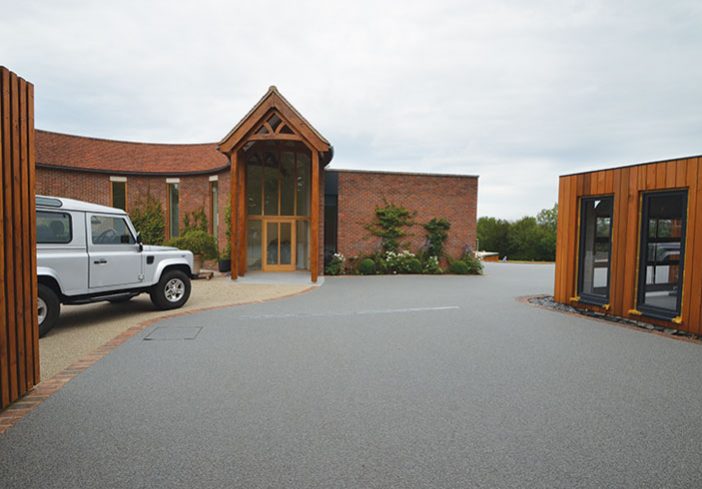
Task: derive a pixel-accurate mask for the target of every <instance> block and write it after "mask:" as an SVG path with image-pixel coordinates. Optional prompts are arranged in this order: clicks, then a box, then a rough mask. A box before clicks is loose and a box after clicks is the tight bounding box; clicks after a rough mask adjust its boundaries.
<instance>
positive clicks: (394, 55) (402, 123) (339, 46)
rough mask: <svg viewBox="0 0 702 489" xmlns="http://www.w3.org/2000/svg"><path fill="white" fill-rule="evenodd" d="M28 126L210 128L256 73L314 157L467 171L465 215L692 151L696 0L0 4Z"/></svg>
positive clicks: (174, 133)
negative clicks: (469, 198)
mask: <svg viewBox="0 0 702 489" xmlns="http://www.w3.org/2000/svg"><path fill="white" fill-rule="evenodd" d="M0 64H2V65H5V66H7V67H8V68H10V69H12V70H13V71H16V72H17V73H19V74H20V75H21V76H23V77H25V78H26V79H28V80H29V81H31V82H33V83H34V84H35V87H36V88H35V90H36V118H37V123H36V125H37V127H38V128H41V129H46V130H52V131H59V132H67V133H74V134H81V135H90V136H96V137H107V138H113V139H126V140H137V141H152V142H210V141H218V140H219V139H220V138H221V137H223V136H224V135H225V134H226V133H227V132H228V131H229V129H230V128H231V127H232V126H233V125H234V124H235V123H236V122H238V120H239V119H240V118H241V117H243V115H244V114H245V113H246V112H247V111H248V110H249V109H250V108H251V106H252V105H253V104H254V103H256V102H257V101H258V99H259V98H260V97H261V96H262V95H263V94H264V93H265V91H266V90H267V88H268V86H269V85H272V84H274V85H277V86H278V88H279V90H280V91H281V92H282V93H283V94H284V95H285V96H286V98H288V100H290V101H291V102H292V103H293V105H295V106H296V107H297V108H298V109H299V110H300V112H302V114H303V115H305V117H306V118H307V119H308V120H309V121H310V122H311V123H312V124H313V125H314V126H315V127H316V128H317V129H318V130H319V131H320V132H322V134H324V135H325V136H326V137H327V138H328V139H329V140H330V141H331V142H332V144H333V145H334V147H335V157H334V161H333V162H332V165H331V167H332V168H353V169H382V170H395V171H422V172H443V173H464V174H478V175H480V184H479V199H478V200H479V209H478V213H479V215H481V216H482V215H492V216H498V217H504V218H511V219H513V218H519V217H521V216H523V215H526V214H535V213H536V212H537V211H538V210H539V209H541V208H545V207H551V206H552V205H553V203H554V202H555V200H556V197H557V183H558V180H557V176H558V175H560V174H564V173H570V172H575V171H582V170H587V169H595V168H604V167H608V166H615V165H620V164H625V163H635V162H644V161H653V160H659V159H667V158H673V157H678V156H687V155H697V154H701V153H702V83H701V82H702V2H700V1H699V0H693V1H684V0H682V1H675V0H671V1H667V2H659V1H649V0H630V1H617V0H606V1H588V2H581V1H577V2H576V1H567V0H559V1H539V0H527V1H485V0H480V1H472V0H470V1H468V0H464V1H456V2H452V1H443V0H425V1H422V2H411V1H395V2H389V1H382V0H371V1H364V0H356V1H348V0H346V1H343V2H332V1H321V0H320V1H315V2H312V1H289V0H288V1H284V2H267V1H260V0H259V1H256V2H243V1H226V2H225V1H221V2H214V1H209V0H198V1H194V2H193V1H191V2H178V1H174V0H171V1H148V0H138V1H132V0H119V1H111V2H107V1H91V2H87V1H61V0H45V1H34V0H22V1H21V2H19V1H16V0H12V1H9V0H0Z"/></svg>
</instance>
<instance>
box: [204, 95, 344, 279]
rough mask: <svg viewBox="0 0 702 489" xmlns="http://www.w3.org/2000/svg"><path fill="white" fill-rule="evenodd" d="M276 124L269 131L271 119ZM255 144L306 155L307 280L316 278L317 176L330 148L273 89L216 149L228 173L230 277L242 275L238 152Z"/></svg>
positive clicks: (242, 171) (242, 180) (243, 218)
mask: <svg viewBox="0 0 702 489" xmlns="http://www.w3.org/2000/svg"><path fill="white" fill-rule="evenodd" d="M274 115H275V116H277V117H278V118H280V120H281V121H280V123H279V124H278V125H276V126H275V127H273V125H272V124H271V123H270V121H271V118H272V117H273V116H274ZM258 141H280V142H282V141H296V142H300V143H302V144H303V145H304V146H305V147H306V148H307V149H308V150H309V151H310V160H311V165H312V168H311V182H310V187H311V188H310V246H309V253H310V278H311V280H312V282H316V281H317V277H318V276H319V265H320V263H319V250H320V248H319V239H320V238H319V220H320V212H319V207H320V172H321V171H322V168H323V167H324V165H326V163H328V162H329V160H330V159H331V158H330V156H331V152H332V147H331V144H329V141H327V139H326V138H324V136H322V135H321V134H320V133H319V132H317V130H315V129H314V128H313V127H312V125H311V124H310V123H309V122H307V121H306V120H305V118H304V117H302V115H300V113H299V112H298V111H297V110H296V109H295V108H294V107H293V106H292V105H291V104H290V102H288V101H287V100H286V99H285V98H284V97H283V96H282V95H281V94H280V92H278V89H277V88H276V87H274V86H272V87H270V88H269V89H268V92H266V94H265V95H264V96H263V98H262V99H261V100H260V101H259V102H258V103H257V104H256V105H255V106H254V107H253V108H252V109H251V110H250V111H249V113H248V114H246V116H244V118H243V119H242V120H241V122H239V123H238V124H237V125H236V126H235V127H234V128H233V129H232V130H231V131H230V132H229V134H227V135H226V136H225V137H224V139H222V141H220V143H219V145H218V147H217V149H218V150H219V151H220V152H222V153H224V154H225V155H227V157H228V158H229V162H230V165H231V166H230V172H231V178H230V183H231V190H230V202H231V229H230V231H231V242H230V246H231V255H230V258H231V277H232V280H236V278H237V277H239V276H243V275H244V274H245V273H246V227H247V226H246V224H247V219H248V217H247V215H246V160H245V159H244V158H243V157H242V156H243V155H242V152H243V151H244V149H245V148H248V147H249V146H250V145H251V144H254V143H256V142H258Z"/></svg>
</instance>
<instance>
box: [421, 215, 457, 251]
mask: <svg viewBox="0 0 702 489" xmlns="http://www.w3.org/2000/svg"><path fill="white" fill-rule="evenodd" d="M424 229H425V230H426V232H427V254H428V255H429V256H437V257H441V256H443V253H444V243H445V242H446V240H447V239H448V231H449V229H451V223H450V222H449V221H448V219H444V218H443V217H438V218H437V217H435V218H434V219H432V220H431V221H429V222H428V223H426V224H425V225H424Z"/></svg>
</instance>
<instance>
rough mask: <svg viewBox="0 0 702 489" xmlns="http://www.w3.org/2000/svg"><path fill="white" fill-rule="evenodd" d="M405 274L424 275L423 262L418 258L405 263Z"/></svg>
mask: <svg viewBox="0 0 702 489" xmlns="http://www.w3.org/2000/svg"><path fill="white" fill-rule="evenodd" d="M405 273H422V262H421V261H419V259H417V258H410V259H409V260H407V262H406V263H405Z"/></svg>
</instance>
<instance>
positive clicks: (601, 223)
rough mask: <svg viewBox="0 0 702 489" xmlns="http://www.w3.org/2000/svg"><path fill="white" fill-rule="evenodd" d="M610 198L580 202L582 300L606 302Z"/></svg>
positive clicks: (596, 198) (610, 231) (610, 215)
mask: <svg viewBox="0 0 702 489" xmlns="http://www.w3.org/2000/svg"><path fill="white" fill-rule="evenodd" d="M613 201H614V199H613V198H612V197H587V198H583V199H582V201H581V214H580V261H579V263H580V270H579V273H578V277H579V283H578V293H579V295H580V300H581V301H582V302H589V303H593V304H598V305H604V304H607V303H608V302H609V276H610V267H609V264H610V254H611V253H610V252H611V247H612V209H613Z"/></svg>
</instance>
